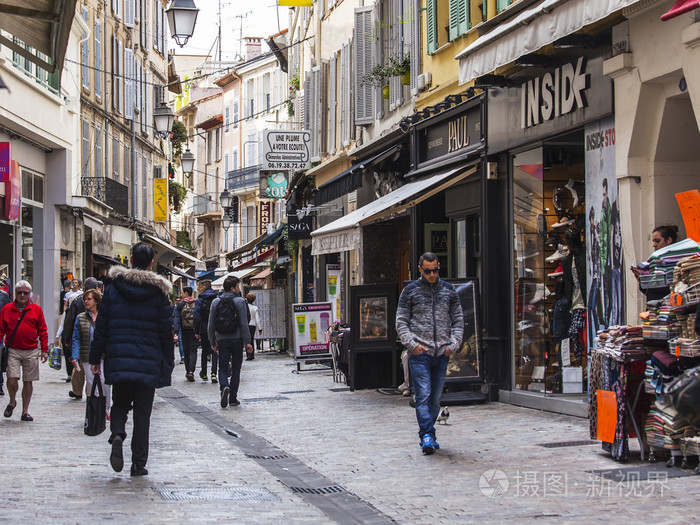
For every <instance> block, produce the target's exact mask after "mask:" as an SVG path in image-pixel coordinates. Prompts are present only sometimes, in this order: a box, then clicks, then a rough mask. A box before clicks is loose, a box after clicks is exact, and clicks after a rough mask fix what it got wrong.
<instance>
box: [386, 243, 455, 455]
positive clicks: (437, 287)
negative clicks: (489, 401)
mask: <svg viewBox="0 0 700 525" xmlns="http://www.w3.org/2000/svg"><path fill="white" fill-rule="evenodd" d="M418 270H419V271H420V274H421V276H420V278H418V279H417V280H415V281H413V282H411V283H409V284H408V285H407V286H406V287H405V288H404V289H403V291H402V292H401V296H400V297H399V304H398V306H397V309H396V332H397V334H398V336H399V339H400V340H401V344H403V345H404V346H405V347H406V349H407V350H408V351H409V352H410V355H409V358H408V363H409V366H410V369H411V379H412V381H413V390H414V392H415V401H416V419H417V420H418V436H419V438H420V442H419V445H420V447H421V449H422V450H423V453H424V454H432V453H433V452H435V450H437V449H439V448H440V445H439V444H438V442H437V440H436V436H435V421H436V420H437V418H438V416H439V415H440V397H441V395H442V389H443V387H444V385H445V375H446V373H447V364H448V362H449V360H450V356H451V355H452V353H453V352H454V351H456V350H457V349H459V347H460V345H461V344H462V335H463V333H464V320H463V314H462V306H461V304H460V301H459V297H458V296H457V292H456V291H455V289H454V287H453V286H452V285H451V284H450V283H447V282H445V281H443V280H442V279H440V277H439V273H440V262H439V261H438V258H437V255H435V254H434V253H431V252H426V253H424V254H423V255H421V256H420V258H419V260H418Z"/></svg>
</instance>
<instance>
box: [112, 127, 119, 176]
mask: <svg viewBox="0 0 700 525" xmlns="http://www.w3.org/2000/svg"><path fill="white" fill-rule="evenodd" d="M112 178H113V179H114V180H119V137H117V136H116V135H114V136H113V137H112Z"/></svg>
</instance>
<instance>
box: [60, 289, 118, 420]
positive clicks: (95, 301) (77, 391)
mask: <svg viewBox="0 0 700 525" xmlns="http://www.w3.org/2000/svg"><path fill="white" fill-rule="evenodd" d="M87 281H88V280H87V279H85V282H87ZM82 300H83V302H84V303H85V311H84V312H81V313H80V314H78V317H77V318H76V319H75V326H74V327H73V345H72V351H73V355H72V357H73V377H72V387H73V389H72V390H71V391H70V392H68V395H69V396H70V397H72V398H73V399H82V397H83V387H84V386H85V383H86V382H87V389H86V392H87V396H89V395H90V392H92V382H93V381H94V379H95V375H94V374H93V373H92V369H91V367H90V364H89V363H90V344H91V343H92V340H93V338H94V335H95V323H96V321H97V311H98V308H99V306H100V302H101V301H102V294H100V292H98V291H97V290H85V293H84V294H83V297H82ZM97 378H98V379H99V380H101V382H102V392H103V394H104V396H105V398H106V400H107V407H106V408H107V417H109V407H110V404H111V403H110V400H111V398H112V396H111V390H110V387H109V385H107V384H105V380H104V369H103V368H102V367H101V369H100V375H99V376H97Z"/></svg>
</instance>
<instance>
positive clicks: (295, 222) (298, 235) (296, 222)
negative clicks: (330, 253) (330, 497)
mask: <svg viewBox="0 0 700 525" xmlns="http://www.w3.org/2000/svg"><path fill="white" fill-rule="evenodd" d="M287 221H288V222H287V228H288V229H289V239H290V240H299V239H311V229H312V225H311V216H310V215H306V216H304V217H302V218H301V219H300V218H299V216H298V215H287Z"/></svg>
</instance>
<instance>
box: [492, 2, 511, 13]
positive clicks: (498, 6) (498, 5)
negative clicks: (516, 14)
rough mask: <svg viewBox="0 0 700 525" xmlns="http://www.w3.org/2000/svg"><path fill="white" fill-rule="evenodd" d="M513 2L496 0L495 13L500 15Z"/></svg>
mask: <svg viewBox="0 0 700 525" xmlns="http://www.w3.org/2000/svg"><path fill="white" fill-rule="evenodd" d="M512 1H513V0H496V11H497V12H498V13H500V12H501V11H503V10H504V9H505V8H506V7H508V6H509V5H510V4H511V3H512Z"/></svg>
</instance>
